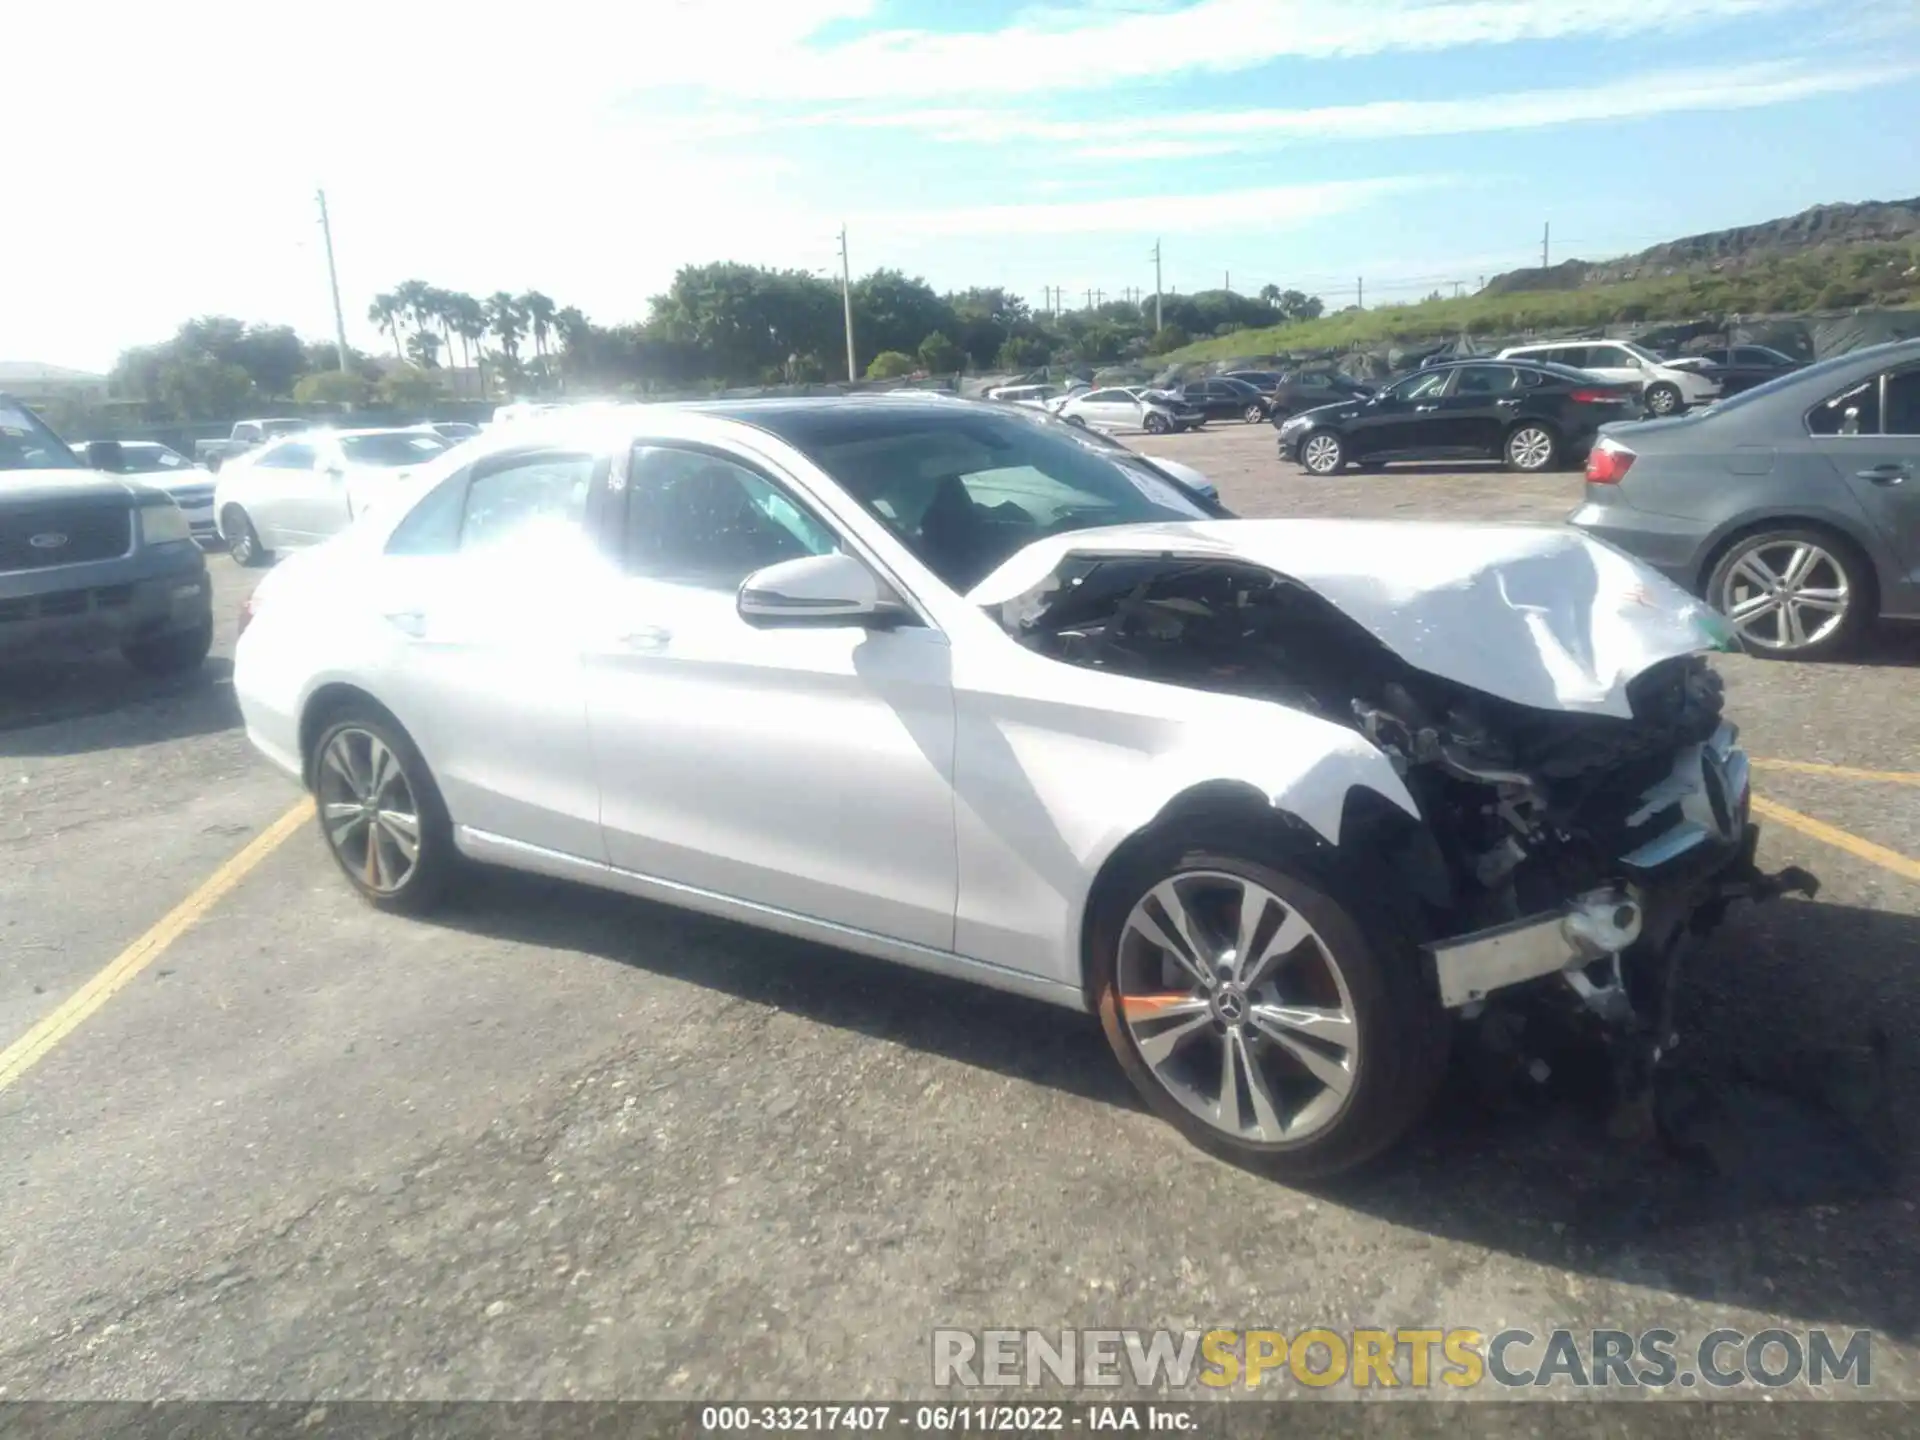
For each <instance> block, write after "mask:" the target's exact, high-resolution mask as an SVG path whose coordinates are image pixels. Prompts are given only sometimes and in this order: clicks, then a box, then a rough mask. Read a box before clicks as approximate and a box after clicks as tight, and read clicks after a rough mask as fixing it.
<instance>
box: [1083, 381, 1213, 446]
mask: <svg viewBox="0 0 1920 1440" xmlns="http://www.w3.org/2000/svg"><path fill="white" fill-rule="evenodd" d="M1052 409H1053V413H1054V414H1056V415H1058V416H1059V417H1060V418H1061V419H1062V420H1070V421H1072V422H1073V423H1075V424H1078V425H1090V426H1092V427H1094V428H1095V429H1099V430H1144V431H1146V433H1147V434H1149V435H1167V434H1171V433H1172V432H1174V431H1176V430H1189V429H1192V428H1193V427H1194V426H1196V425H1198V424H1200V423H1201V422H1202V420H1203V419H1204V418H1205V417H1204V416H1202V415H1201V414H1200V413H1199V412H1198V411H1197V410H1192V409H1191V408H1189V407H1183V406H1181V405H1180V404H1179V403H1178V402H1177V401H1175V400H1173V399H1172V398H1171V397H1168V396H1162V395H1157V394H1154V393H1152V392H1150V391H1146V390H1129V389H1106V390H1082V391H1080V392H1078V393H1077V394H1074V395H1070V396H1068V397H1067V398H1066V399H1065V400H1061V401H1056V402H1054V404H1053V407H1052Z"/></svg>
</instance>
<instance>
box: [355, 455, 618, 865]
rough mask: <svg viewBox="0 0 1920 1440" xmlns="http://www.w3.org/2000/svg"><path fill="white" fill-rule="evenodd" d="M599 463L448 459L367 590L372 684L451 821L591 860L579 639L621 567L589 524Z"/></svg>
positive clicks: (601, 473)
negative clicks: (420, 758)
mask: <svg viewBox="0 0 1920 1440" xmlns="http://www.w3.org/2000/svg"><path fill="white" fill-rule="evenodd" d="M609 468H610V460H609V457H607V456H605V455H601V454H595V453H592V452H590V451H587V450H582V449H574V448H550V447H539V446H529V447H527V448H524V449H518V450H511V451H507V452H504V453H500V454H495V455H490V456H488V457H487V458H485V459H484V460H481V461H478V462H476V463H475V464H474V465H473V466H471V467H469V468H467V469H465V470H462V471H460V472H457V473H456V474H455V475H453V476H450V477H449V478H448V479H446V480H444V481H442V482H441V483H440V484H438V485H436V486H435V487H434V489H433V490H431V491H430V492H429V493H428V494H427V495H426V496H424V497H423V498H422V499H421V500H420V501H419V503H418V504H417V505H415V506H414V507H413V509H412V510H410V511H409V512H408V514H407V517H406V518H405V519H404V520H403V521H401V522H400V524H399V525H398V526H396V527H395V529H394V532H393V534H392V535H391V536H390V537H389V538H388V540H387V544H386V549H385V552H384V554H383V555H382V556H381V560H380V564H379V566H378V567H377V568H376V569H375V570H374V571H373V572H372V576H371V579H370V581H369V582H368V583H369V585H370V588H371V592H372V593H371V594H370V595H369V596H368V597H366V598H367V599H368V600H370V603H371V606H372V608H373V612H374V616H375V621H374V623H375V631H374V633H375V634H376V635H378V636H379V637H380V638H381V640H382V641H383V642H384V644H385V646H386V652H385V661H384V664H383V665H382V666H380V672H381V673H380V675H379V679H378V686H377V688H378V693H380V695H381V696H382V698H383V699H385V700H386V702H387V704H388V705H389V707H390V708H391V709H392V710H393V711H394V712H395V714H397V715H399V716H400V718H401V720H402V721H403V723H404V724H405V725H406V726H407V729H408V731H409V733H410V734H412V736H413V738H414V740H415V741H416V743H418V745H419V746H420V749H421V752H422V753H423V754H424V755H426V757H427V759H428V762H429V763H430V764H431V765H432V767H433V772H434V778H435V780H436V781H437V782H438V784H439V787H440V791H441V795H442V797H443V798H444V799H445V801H446V804H447V810H448V813H449V814H450V815H451V816H452V817H453V819H454V821H455V823H457V824H459V825H462V826H465V827H468V828H469V829H470V830H472V831H474V832H477V833H478V834H479V835H481V836H482V837H498V838H499V839H500V840H504V841H507V842H510V843H512V844H514V845H518V846H531V847H534V849H536V850H540V851H548V852H552V853H554V854H559V855H565V856H571V857H575V858H577V859H583V860H588V861H591V862H595V863H604V861H605V851H604V846H603V845H602V842H601V832H600V790H599V779H598V776H597V775H596V774H595V771H594V766H593V758H592V747H591V745H590V743H589V740H588V734H587V707H586V693H585V681H584V677H583V674H582V668H581V649H582V636H583V635H584V634H585V633H586V632H587V628H588V627H589V625H590V624H591V622H592V621H593V620H594V618H595V617H597V616H598V615H600V614H601V613H602V612H603V608H604V603H605V598H606V591H607V588H608V586H609V585H611V583H612V581H613V579H614V578H615V575H614V570H613V567H612V565H611V563H610V562H609V561H607V560H606V558H605V556H604V554H603V552H602V551H601V550H600V549H599V548H598V547H596V545H595V544H594V543H593V539H592V536H591V535H590V534H589V531H588V529H587V513H588V509H589V501H590V498H591V497H592V494H593V487H594V486H595V484H596V483H603V482H604V477H605V475H606V474H607V472H608V470H609ZM356 598H359V597H356ZM367 648H368V650H369V652H373V651H374V650H376V649H377V647H376V646H369V647H367Z"/></svg>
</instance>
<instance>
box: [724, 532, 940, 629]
mask: <svg viewBox="0 0 1920 1440" xmlns="http://www.w3.org/2000/svg"><path fill="white" fill-rule="evenodd" d="M735 603H736V604H737V606H738V608H739V611H740V618H741V619H742V620H745V621H746V622H747V623H748V624H749V625H762V626H771V625H865V626H870V627H873V628H876V629H877V628H884V627H886V626H889V625H893V624H896V623H898V622H899V621H901V620H904V619H906V618H907V616H908V614H909V611H908V610H907V607H906V604H905V603H904V602H903V601H902V600H901V599H900V597H899V596H898V595H896V594H895V593H894V592H893V589H892V587H890V586H888V585H887V584H886V583H885V582H884V581H882V580H881V579H880V577H879V576H878V575H875V574H874V573H873V571H871V570H869V569H868V568H867V566H866V562H865V561H863V560H861V559H859V558H858V557H857V556H853V555H848V554H846V553H844V552H843V551H839V550H836V551H834V552H833V553H832V554H829V555H803V556H802V557H801V558H800V559H798V560H782V561H781V562H780V563H779V564H778V565H768V566H767V567H765V568H764V569H761V570H756V571H754V572H753V574H751V575H749V576H747V578H746V579H745V580H743V581H742V582H741V584H740V596H739V599H738V600H737V601H736V602H735Z"/></svg>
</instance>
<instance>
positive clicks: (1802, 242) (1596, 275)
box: [1484, 196, 1920, 295]
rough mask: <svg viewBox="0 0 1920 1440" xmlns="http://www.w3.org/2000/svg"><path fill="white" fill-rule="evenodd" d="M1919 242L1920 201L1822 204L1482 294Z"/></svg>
mask: <svg viewBox="0 0 1920 1440" xmlns="http://www.w3.org/2000/svg"><path fill="white" fill-rule="evenodd" d="M1915 237H1920V196H1916V197H1915V198H1913V199H1911V200H1890V201H1880V200H1869V201H1866V202H1864V203H1862V204H1859V205H1816V206H1814V207H1813V208H1812V209H1811V210H1802V211H1801V212H1800V213H1799V214H1798V215H1789V216H1787V217H1786V218H1785V219H1782V220H1767V221H1764V222H1762V223H1761V224H1758V225H1740V226H1737V227H1735V228H1734V229H1732V230H1712V231H1709V232H1707V233H1706V234H1704V235H1689V236H1686V237H1685V238H1684V239H1680V240H1668V241H1666V242H1664V243H1663V244H1659V245H1655V246H1654V247H1653V248H1652V249H1650V250H1642V251H1641V252H1640V253H1639V254H1638V255H1628V256H1624V257H1622V258H1620V259H1617V260H1603V261H1599V262H1593V261H1587V260H1567V261H1563V262H1562V263H1560V264H1558V265H1555V266H1553V267H1552V268H1550V269H1546V270H1542V269H1541V268H1540V267H1538V266H1535V267H1533V268H1532V269H1529V270H1510V271H1508V272H1507V273H1506V274H1504V275H1496V276H1494V277H1493V278H1492V279H1491V280H1489V281H1488V282H1487V287H1486V290H1485V292H1484V293H1486V294H1489V295H1511V294H1517V293H1520V292H1524V291H1536V290H1577V289H1582V288H1585V287H1587V286H1593V285H1615V284H1620V283H1622V282H1624V281H1632V280H1652V279H1657V278H1660V277H1662V276H1668V275H1676V274H1680V273H1683V272H1685V271H1690V270H1698V271H1706V272H1710V273H1724V272H1726V271H1729V270H1737V269H1740V268H1742V267H1744V266H1746V265H1749V264H1752V263H1753V262H1755V261H1761V260H1776V259H1779V258H1781V257H1783V256H1788V255H1795V254H1800V253H1803V252H1805V251H1808V250H1815V249H1822V248H1830V247H1837V246H1848V245H1870V244H1885V243H1887V242H1890V241H1900V240H1908V239H1913V238H1915Z"/></svg>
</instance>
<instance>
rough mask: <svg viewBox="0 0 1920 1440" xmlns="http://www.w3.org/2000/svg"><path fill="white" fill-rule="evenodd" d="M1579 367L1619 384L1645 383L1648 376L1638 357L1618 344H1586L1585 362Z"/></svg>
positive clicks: (1590, 373)
mask: <svg viewBox="0 0 1920 1440" xmlns="http://www.w3.org/2000/svg"><path fill="white" fill-rule="evenodd" d="M1579 368H1580V369H1582V370H1584V371H1586V372H1587V373H1588V374H1589V375H1597V376H1599V377H1600V378H1601V379H1602V380H1611V381H1613V382H1614V383H1616V384H1619V385H1645V384H1646V383H1647V382H1648V379H1649V378H1650V377H1649V375H1648V372H1647V367H1646V366H1645V365H1644V364H1642V363H1641V361H1640V359H1639V357H1638V356H1636V355H1635V354H1634V353H1633V352H1632V351H1631V350H1628V349H1625V348H1624V347H1622V346H1619V345H1589V346H1587V349H1586V364H1584V365H1582V366H1580V367H1579Z"/></svg>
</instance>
